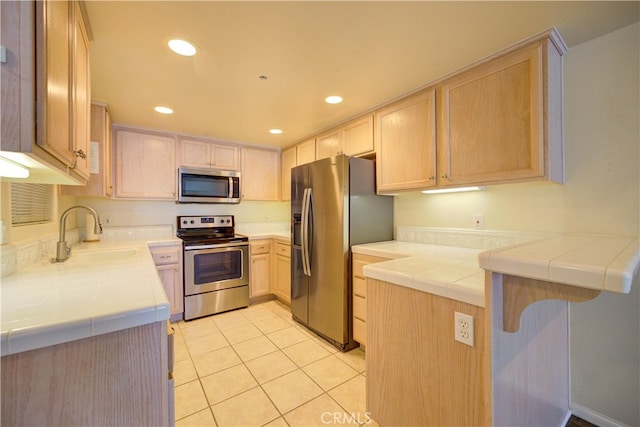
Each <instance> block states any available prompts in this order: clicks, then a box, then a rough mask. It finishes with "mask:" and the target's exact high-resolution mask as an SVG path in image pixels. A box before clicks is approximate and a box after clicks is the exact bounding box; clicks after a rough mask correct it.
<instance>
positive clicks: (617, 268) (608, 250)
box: [479, 235, 640, 293]
mask: <svg viewBox="0 0 640 427" xmlns="http://www.w3.org/2000/svg"><path fill="white" fill-rule="evenodd" d="M639 263H640V244H639V241H638V238H635V237H620V236H594V235H563V236H557V237H553V238H549V239H544V240H539V241H535V242H529V243H524V244H520V245H516V246H510V247H506V248H499V249H494V250H491V251H487V252H482V253H481V254H480V255H479V264H480V267H482V268H483V269H485V270H489V271H494V272H498V273H505V274H510V275H513V276H520V277H528V278H530V279H537V280H544V281H548V282H555V283H561V284H566V285H573V286H577V287H581V288H589V289H596V290H603V291H610V292H619V293H629V291H630V290H631V283H632V282H633V279H634V277H635V275H636V274H637V273H638V265H639Z"/></svg>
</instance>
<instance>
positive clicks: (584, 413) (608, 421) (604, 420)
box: [569, 402, 626, 427]
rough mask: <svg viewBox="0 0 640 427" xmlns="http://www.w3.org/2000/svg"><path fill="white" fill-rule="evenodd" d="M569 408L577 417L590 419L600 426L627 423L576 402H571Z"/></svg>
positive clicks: (618, 426) (610, 426)
mask: <svg viewBox="0 0 640 427" xmlns="http://www.w3.org/2000/svg"><path fill="white" fill-rule="evenodd" d="M569 409H570V410H571V412H572V413H573V415H575V416H576V417H578V418H582V419H583V420H585V421H589V422H590V423H591V424H595V425H597V426H599V427H624V426H625V425H626V424H624V423H621V422H620V421H616V420H614V419H613V418H609V417H607V416H606V415H604V414H601V413H599V412H596V411H594V410H591V409H589V408H587V407H585V406H582V405H579V404H577V403H575V402H571V405H570V408H569Z"/></svg>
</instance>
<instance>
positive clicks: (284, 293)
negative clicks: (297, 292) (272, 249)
mask: <svg viewBox="0 0 640 427" xmlns="http://www.w3.org/2000/svg"><path fill="white" fill-rule="evenodd" d="M283 246H284V245H283ZM274 287H275V294H276V296H277V297H279V298H280V299H281V300H283V301H284V302H286V303H287V304H291V258H289V257H287V256H282V255H276V283H274Z"/></svg>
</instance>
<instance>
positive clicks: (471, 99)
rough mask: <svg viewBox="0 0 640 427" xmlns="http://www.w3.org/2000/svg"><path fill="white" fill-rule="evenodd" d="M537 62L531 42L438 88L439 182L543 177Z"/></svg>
mask: <svg viewBox="0 0 640 427" xmlns="http://www.w3.org/2000/svg"><path fill="white" fill-rule="evenodd" d="M542 62H543V61H542V45H541V43H536V44H533V45H531V46H529V47H527V48H525V49H522V50H519V51H516V52H514V53H512V54H508V55H506V56H504V57H501V58H498V59H496V60H492V61H490V62H488V63H486V64H483V65H480V66H478V67H475V68H472V69H470V70H469V71H467V72H465V73H462V74H461V75H459V76H456V77H454V78H452V79H450V80H447V81H445V82H444V83H443V84H442V85H441V86H440V87H439V88H438V91H439V97H438V99H439V104H438V111H439V113H438V117H439V128H438V138H439V142H438V153H439V173H440V178H441V180H440V185H442V186H447V185H460V184H482V183H491V182H498V181H500V182H505V181H509V180H517V179H523V178H532V177H541V176H543V175H544V153H543V141H542V138H543V86H542V84H543V81H542Z"/></svg>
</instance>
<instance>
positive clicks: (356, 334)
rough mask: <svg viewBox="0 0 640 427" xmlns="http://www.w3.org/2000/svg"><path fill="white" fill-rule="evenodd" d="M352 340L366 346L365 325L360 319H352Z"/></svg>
mask: <svg viewBox="0 0 640 427" xmlns="http://www.w3.org/2000/svg"><path fill="white" fill-rule="evenodd" d="M353 339H354V340H356V341H358V342H359V343H360V344H361V345H363V346H366V345H367V324H366V323H365V322H363V321H362V320H360V319H355V318H354V319H353Z"/></svg>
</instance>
